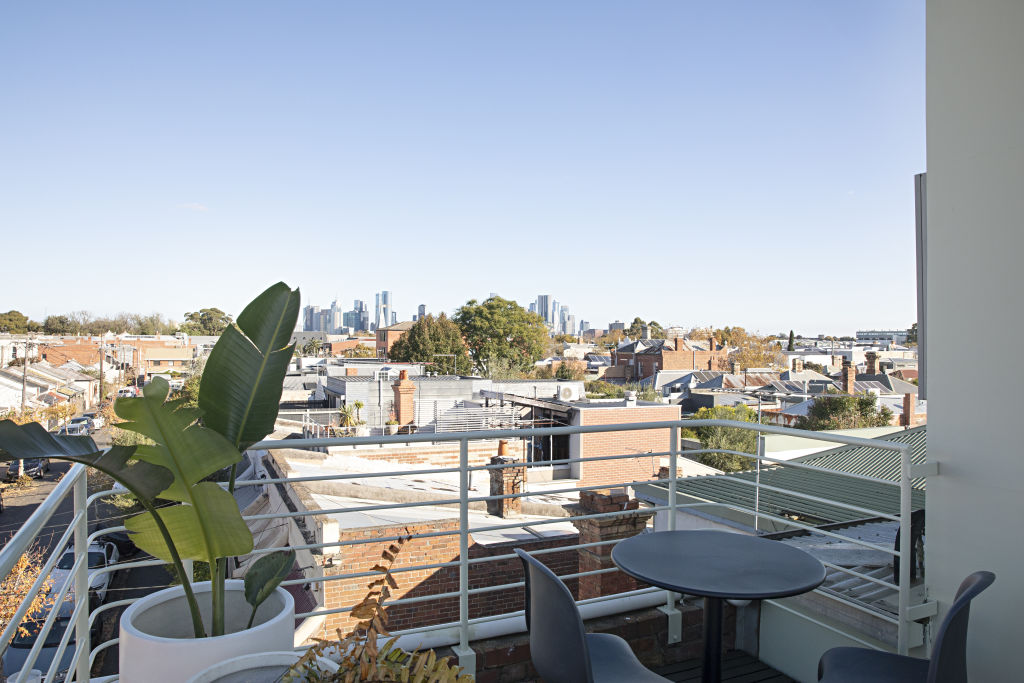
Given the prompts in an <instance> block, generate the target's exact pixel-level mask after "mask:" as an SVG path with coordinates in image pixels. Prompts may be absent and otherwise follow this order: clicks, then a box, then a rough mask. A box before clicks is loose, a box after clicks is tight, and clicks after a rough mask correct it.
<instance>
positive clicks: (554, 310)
mask: <svg viewBox="0 0 1024 683" xmlns="http://www.w3.org/2000/svg"><path fill="white" fill-rule="evenodd" d="M561 319H562V304H560V303H558V302H557V301H555V300H554V299H552V300H551V314H550V315H549V316H548V326H550V327H551V329H553V330H556V334H557V330H558V323H559V321H560V320H561Z"/></svg>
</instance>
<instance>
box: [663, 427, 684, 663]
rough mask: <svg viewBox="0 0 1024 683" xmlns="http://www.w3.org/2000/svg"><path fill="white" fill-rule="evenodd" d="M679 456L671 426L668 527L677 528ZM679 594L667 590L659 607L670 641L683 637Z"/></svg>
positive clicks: (675, 433) (676, 434) (674, 641)
mask: <svg viewBox="0 0 1024 683" xmlns="http://www.w3.org/2000/svg"><path fill="white" fill-rule="evenodd" d="M678 457H679V428H678V427H669V456H668V458H669V460H668V508H669V509H668V510H666V512H668V529H669V531H675V528H676V476H677V473H676V460H677V459H678ZM679 597H680V596H679V594H678V593H675V592H673V591H665V604H664V605H663V606H662V607H659V608H658V609H659V610H661V611H662V612H664V613H665V614H666V615H667V616H668V643H669V644H670V645H671V644H673V643H678V642H680V641H682V639H683V613H682V612H680V611H679V610H678V609H676V600H678V599H679Z"/></svg>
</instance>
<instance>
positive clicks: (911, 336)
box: [907, 323, 917, 344]
mask: <svg viewBox="0 0 1024 683" xmlns="http://www.w3.org/2000/svg"><path fill="white" fill-rule="evenodd" d="M907 344H917V323H914V324H913V325H911V326H910V328H909V329H907Z"/></svg>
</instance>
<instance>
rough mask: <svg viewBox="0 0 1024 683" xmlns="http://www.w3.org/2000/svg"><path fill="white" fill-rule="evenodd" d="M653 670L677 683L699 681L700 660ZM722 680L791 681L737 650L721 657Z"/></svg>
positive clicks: (736, 682)
mask: <svg viewBox="0 0 1024 683" xmlns="http://www.w3.org/2000/svg"><path fill="white" fill-rule="evenodd" d="M654 671H655V672H656V673H658V674H660V675H662V676H664V677H665V678H668V679H669V680H672V681H677V682H679V683H691V682H693V683H700V671H701V661H700V660H699V659H691V660H688V661H685V662H680V663H678V664H669V665H668V666H663V667H661V668H658V669H655V670H654ZM722 680H723V681H729V682H730V683H762V682H768V683H793V679H792V678H790V677H789V676H785V675H783V674H780V673H779V672H778V671H776V670H775V669H773V668H771V667H770V666H768V665H767V664H765V663H763V662H760V661H758V660H756V659H754V658H753V657H751V656H750V655H748V654H747V653H745V652H740V651H739V650H732V651H730V652H727V653H725V656H723V657H722Z"/></svg>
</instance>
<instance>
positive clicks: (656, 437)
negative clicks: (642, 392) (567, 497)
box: [577, 406, 679, 486]
mask: <svg viewBox="0 0 1024 683" xmlns="http://www.w3.org/2000/svg"><path fill="white" fill-rule="evenodd" d="M678 419H679V406H637V407H635V408H625V407H623V408H590V409H583V410H581V411H580V420H581V423H580V424H583V425H602V424H604V425H606V424H627V423H636V422H661V421H666V420H678ZM669 439H670V436H669V430H667V429H650V430H640V431H633V432H601V433H596V434H581V435H580V440H581V445H580V457H582V458H593V457H601V456H607V455H623V454H627V453H638V454H644V453H648V452H654V453H664V452H666V451H668V450H669V448H670V441H669ZM661 457H662V456H648V457H643V456H641V457H636V458H622V459H620V460H601V461H598V462H583V463H581V464H580V479H579V483H578V484H577V486H597V485H600V484H608V485H609V486H614V485H616V484H618V483H621V482H628V481H640V480H643V479H654V478H656V477H657V472H658V466H659V465H660V460H661Z"/></svg>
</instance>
